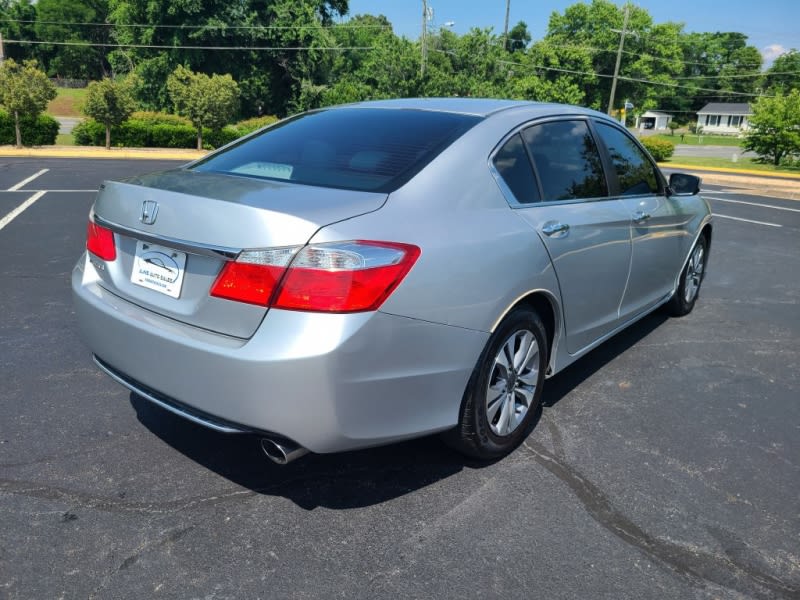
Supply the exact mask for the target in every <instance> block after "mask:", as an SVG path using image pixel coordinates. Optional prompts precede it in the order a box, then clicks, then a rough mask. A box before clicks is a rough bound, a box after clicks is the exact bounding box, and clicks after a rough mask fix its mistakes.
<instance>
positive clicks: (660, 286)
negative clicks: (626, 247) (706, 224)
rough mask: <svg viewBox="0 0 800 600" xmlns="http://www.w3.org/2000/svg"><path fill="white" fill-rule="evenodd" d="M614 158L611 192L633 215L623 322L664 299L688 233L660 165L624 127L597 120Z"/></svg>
mask: <svg viewBox="0 0 800 600" xmlns="http://www.w3.org/2000/svg"><path fill="white" fill-rule="evenodd" d="M594 129H595V131H596V132H597V137H598V139H599V144H600V145H601V146H603V147H605V148H606V149H607V151H608V157H609V160H610V162H611V169H610V171H611V172H610V177H609V179H610V185H611V190H612V194H614V195H616V196H617V197H618V198H619V199H620V201H621V202H622V203H623V204H624V205H625V207H626V210H627V212H628V215H629V216H630V218H631V242H632V249H631V253H632V254H631V271H630V275H629V278H628V285H627V287H626V290H625V295H624V297H623V298H622V303H621V305H620V311H619V312H620V317H621V318H622V319H623V320H625V319H626V318H630V317H633V316H635V315H636V314H638V313H641V312H643V311H645V310H647V309H649V308H651V307H652V306H654V305H655V304H657V303H658V302H659V301H661V300H663V299H664V298H665V297H666V296H667V295H668V294H669V293H670V292H671V291H672V288H673V286H674V284H675V277H676V275H677V273H678V270H679V268H680V262H681V260H682V256H681V254H682V251H681V249H682V248H684V247H685V236H686V235H688V231H687V225H688V218H687V217H686V216H685V215H682V214H681V211H680V207H679V205H678V204H677V201H676V200H674V199H671V198H669V197H668V196H667V194H666V186H665V184H664V181H663V178H662V177H661V176H660V174H659V172H658V169H657V167H656V166H655V165H654V164H653V162H652V161H651V160H650V158H649V157H648V156H647V154H646V153H645V152H644V150H642V149H641V148H640V147H639V144H638V143H637V142H636V141H635V140H634V139H633V138H632V137H631V136H630V135H629V134H628V133H627V132H626V131H624V130H623V129H622V128H621V127H618V126H616V125H615V124H613V123H607V122H603V121H599V120H597V121H594Z"/></svg>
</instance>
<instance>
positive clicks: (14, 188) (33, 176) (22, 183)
mask: <svg viewBox="0 0 800 600" xmlns="http://www.w3.org/2000/svg"><path fill="white" fill-rule="evenodd" d="M49 170H50V169H42V170H41V171H39V172H38V173H34V174H33V175H31V176H30V177H28V178H27V179H23V180H22V181H20V182H19V183H18V184H17V185H12V186H11V187H10V188H8V189H7V190H6V191H7V192H16V191H17V190H18V189H20V188H21V187H24V186H26V185H27V184H29V183H30V182H31V181H33V180H34V179H36V178H37V177H39V175H44V174H45V173H47V172H48V171H49Z"/></svg>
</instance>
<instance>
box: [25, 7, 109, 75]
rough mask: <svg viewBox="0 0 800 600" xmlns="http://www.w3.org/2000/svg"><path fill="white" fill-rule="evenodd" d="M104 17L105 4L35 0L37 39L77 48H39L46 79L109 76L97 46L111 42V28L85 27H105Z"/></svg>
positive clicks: (107, 67)
mask: <svg viewBox="0 0 800 600" xmlns="http://www.w3.org/2000/svg"><path fill="white" fill-rule="evenodd" d="M107 16H108V0H38V1H37V2H36V19H37V22H36V35H37V37H38V39H39V40H41V41H43V42H72V43H74V44H79V45H70V46H66V45H60V44H53V45H49V44H42V45H41V46H40V49H39V54H40V60H41V62H42V65H43V67H44V69H45V70H46V71H47V73H48V75H50V76H51V77H65V78H71V79H99V78H101V77H103V76H104V75H108V72H109V65H108V61H107V60H106V57H105V50H104V49H103V48H102V47H101V46H100V44H103V43H107V42H109V41H110V36H111V28H110V27H108V26H104V25H85V24H84V23H105V22H106V18H107Z"/></svg>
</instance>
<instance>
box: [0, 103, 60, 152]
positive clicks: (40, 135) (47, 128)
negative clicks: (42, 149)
mask: <svg viewBox="0 0 800 600" xmlns="http://www.w3.org/2000/svg"><path fill="white" fill-rule="evenodd" d="M19 128H20V132H21V133H22V145H23V146H50V145H53V144H55V143H56V136H58V121H56V120H55V119H54V118H53V117H51V116H50V115H39V116H38V117H36V118H35V119H31V118H30V117H23V118H22V119H20V123H19ZM16 143H17V136H16V133H15V132H14V117H13V116H11V115H10V114H8V113H7V112H5V111H2V110H0V146H4V145H6V144H12V145H13V144H16Z"/></svg>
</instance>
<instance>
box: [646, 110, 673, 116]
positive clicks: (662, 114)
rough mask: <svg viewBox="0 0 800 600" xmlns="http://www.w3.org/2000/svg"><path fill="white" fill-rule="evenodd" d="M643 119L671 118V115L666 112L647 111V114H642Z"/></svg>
mask: <svg viewBox="0 0 800 600" xmlns="http://www.w3.org/2000/svg"><path fill="white" fill-rule="evenodd" d="M642 116H643V117H671V116H672V114H671V113H668V112H663V111H660V110H648V111H647V112H644V113H642Z"/></svg>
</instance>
